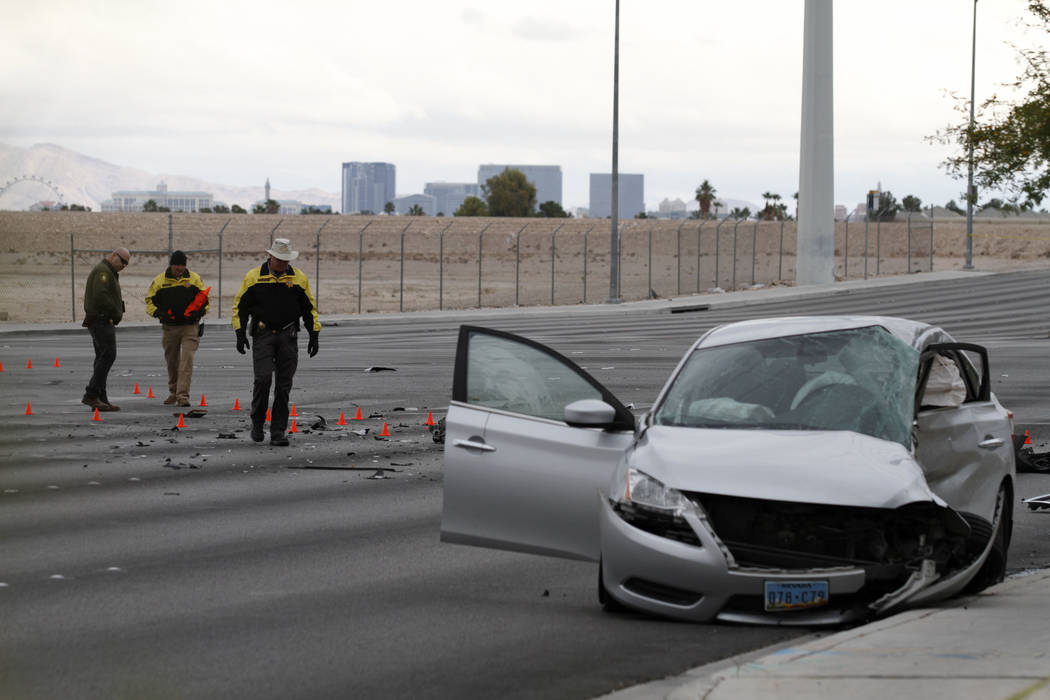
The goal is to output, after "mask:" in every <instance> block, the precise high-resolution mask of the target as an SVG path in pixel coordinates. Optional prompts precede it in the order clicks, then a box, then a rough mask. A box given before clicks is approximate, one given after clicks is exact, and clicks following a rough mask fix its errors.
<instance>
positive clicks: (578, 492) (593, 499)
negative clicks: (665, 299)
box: [441, 326, 635, 560]
mask: <svg viewBox="0 0 1050 700" xmlns="http://www.w3.org/2000/svg"><path fill="white" fill-rule="evenodd" d="M581 402H582V403H581ZM566 407H569V410H568V411H566ZM634 422H635V421H634V416H633V415H632V414H631V412H630V411H629V410H628V409H627V408H625V407H624V406H623V404H621V403H620V402H619V401H618V400H617V399H616V398H615V397H614V396H613V395H612V394H610V393H609V391H608V390H607V389H605V387H603V386H602V385H601V384H599V383H598V382H597V381H596V380H595V379H594V378H593V377H591V376H590V375H589V374H587V373H586V372H585V371H583V370H582V369H580V368H579V367H578V366H577V365H576V364H575V363H573V362H572V361H571V360H569V359H567V358H565V357H563V356H562V355H560V354H558V353H557V352H555V351H553V350H551V349H549V348H547V347H545V346H543V345H541V344H539V343H535V342H533V341H531V340H528V339H527V338H522V337H520V336H516V335H512V334H510V333H504V332H501V331H495V330H489V329H485V328H479V327H476V326H462V327H461V328H460V332H459V342H458V345H457V347H456V367H455V375H454V378H453V386H452V403H451V405H450V406H449V411H448V415H447V417H446V418H445V469H444V471H445V480H444V491H445V494H444V496H445V497H444V507H443V512H442V518H441V539H442V541H443V542H455V543H460V544H473V545H479V546H484V547H494V548H497V549H512V550H519V551H525V552H533V553H537V554H548V555H554V556H563V557H569V558H574V559H592V560H597V559H598V555H599V551H598V550H599V542H598V537H599V535H598V512H599V510H598V507H599V495H598V494H599V490H601V489H605V488H606V487H607V485H608V482H609V479H610V478H611V476H612V472H613V470H614V469H615V467H616V464H617V462H618V461H619V459H620V458H621V457H622V456H623V453H624V452H625V451H626V450H627V448H628V447H629V446H630V444H631V441H632V440H633V439H634ZM570 423H572V424H570Z"/></svg>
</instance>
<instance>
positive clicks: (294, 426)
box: [288, 418, 299, 433]
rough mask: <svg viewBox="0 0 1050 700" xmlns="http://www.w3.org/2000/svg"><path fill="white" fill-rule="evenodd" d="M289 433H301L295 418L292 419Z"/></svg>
mask: <svg viewBox="0 0 1050 700" xmlns="http://www.w3.org/2000/svg"><path fill="white" fill-rule="evenodd" d="M288 432H289V433H298V432H299V426H298V425H296V424H295V419H294V418H293V419H292V427H291V428H289V429H288Z"/></svg>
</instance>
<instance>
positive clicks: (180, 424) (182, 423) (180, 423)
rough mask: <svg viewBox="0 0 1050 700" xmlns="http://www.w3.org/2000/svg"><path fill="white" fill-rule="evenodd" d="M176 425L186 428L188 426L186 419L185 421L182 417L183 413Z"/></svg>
mask: <svg viewBox="0 0 1050 700" xmlns="http://www.w3.org/2000/svg"><path fill="white" fill-rule="evenodd" d="M175 427H176V428H185V427H186V421H184V420H183V419H182V414H181V413H180V414H179V422H178V423H176V424H175Z"/></svg>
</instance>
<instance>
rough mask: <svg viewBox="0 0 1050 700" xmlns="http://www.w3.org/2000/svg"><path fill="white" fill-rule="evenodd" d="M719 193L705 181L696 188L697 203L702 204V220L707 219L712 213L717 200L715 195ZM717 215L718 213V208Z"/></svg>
mask: <svg viewBox="0 0 1050 700" xmlns="http://www.w3.org/2000/svg"><path fill="white" fill-rule="evenodd" d="M716 192H718V190H716V189H715V188H714V186H713V185H712V184H711V183H710V182H708V181H707V180H704V181H703V182H701V183H700V186H699V187H697V188H696V201H697V202H698V203H699V204H700V218H701V219H706V218H707V217H708V213H709V212H710V211H711V203H712V202H714V200H715V193H716ZM715 213H716V214H717V213H718V210H717V208H716V209H715Z"/></svg>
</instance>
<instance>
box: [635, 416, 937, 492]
mask: <svg viewBox="0 0 1050 700" xmlns="http://www.w3.org/2000/svg"><path fill="white" fill-rule="evenodd" d="M627 463H628V465H629V466H631V467H634V468H635V469H640V470H641V471H644V472H645V473H647V474H649V475H650V476H652V477H654V478H656V479H659V480H660V481H662V482H663V483H664V484H666V485H667V486H670V487H672V488H675V489H678V490H680V491H698V492H703V493H717V494H723V495H727V496H740V497H745V498H759V499H765V500H777V501H796V502H802V503H823V504H829V505H853V506H862V507H870V508H897V507H899V506H902V505H904V504H906V503H913V502H916V501H932V502H934V503H937V504H938V505H944V502H943V501H942V500H941V499H940V498H938V497H937V496H935V495H934V494H933V492H931V491H930V489H929V486H928V485H927V483H926V480H925V478H924V476H923V472H922V469H921V467H920V466H919V465H918V463H917V462H916V461H915V460H914V459H913V457H912V455H911V454H910V453H909V452H908V450H906V449H905V448H904V446H902V445H900V444H899V443H895V442H890V441H888V440H880V439H879V438H874V437H870V436H868V435H861V434H860V433H854V432H851V431H846V430H835V431H831V430H827V431H793V430H732V429H710V428H683V427H672V426H651V427H649V429H648V430H646V431H645V433H644V434H643V435H642V436H641V437H640V439H639V440H638V442H636V443H635V446H634V448H633V449H632V450H631V452H630V453H629V454H628V455H627Z"/></svg>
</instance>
